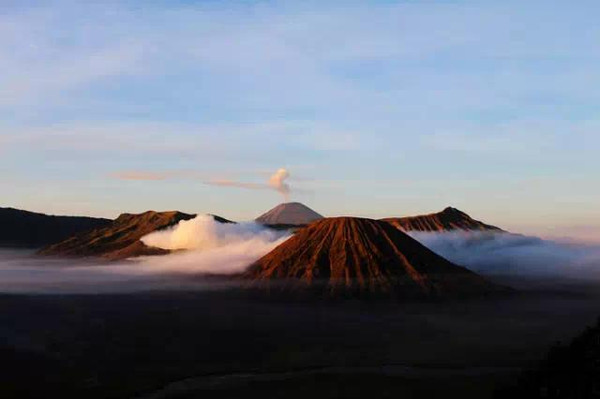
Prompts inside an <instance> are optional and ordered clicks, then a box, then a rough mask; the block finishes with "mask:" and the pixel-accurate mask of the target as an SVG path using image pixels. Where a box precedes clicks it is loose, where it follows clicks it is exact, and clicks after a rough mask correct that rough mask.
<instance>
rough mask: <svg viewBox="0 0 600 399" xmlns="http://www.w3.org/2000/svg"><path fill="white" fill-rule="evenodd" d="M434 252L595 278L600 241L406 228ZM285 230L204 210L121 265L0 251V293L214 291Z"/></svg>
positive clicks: (533, 275)
mask: <svg viewBox="0 0 600 399" xmlns="http://www.w3.org/2000/svg"><path fill="white" fill-rule="evenodd" d="M411 235H412V236H413V237H414V238H415V239H417V240H418V241H420V242H421V243H423V244H424V245H425V246H427V247H428V248H430V249H431V250H433V251H434V252H436V253H438V254H440V255H442V256H444V257H446V258H447V259H449V260H451V261H453V262H455V263H457V264H460V265H463V266H465V267H467V268H469V269H471V270H473V271H475V272H478V273H481V274H483V275H486V276H489V277H490V278H492V279H494V278H498V277H504V278H506V277H509V278H517V279H519V278H522V279H529V280H531V279H537V278H539V279H546V280H548V279H550V280H552V279H556V280H565V279H569V280H585V281H589V282H598V283H600V246H590V245H577V244H563V243H558V242H553V241H546V240H541V239H538V238H535V237H527V236H521V235H513V234H498V233H488V232H484V233H480V232H477V233H464V232H456V233H411ZM288 237H289V234H287V233H284V232H279V231H274V230H271V229H266V228H264V227H262V226H260V225H258V224H256V223H253V222H248V223H238V224H222V223H218V222H215V221H214V219H213V218H212V217H210V216H207V215H202V216H198V217H197V218H195V219H193V220H189V221H182V222H180V223H179V224H178V225H177V226H175V227H174V228H172V229H169V230H166V231H161V232H156V233H152V234H150V235H148V236H146V237H144V238H143V239H142V241H144V243H146V244H147V245H151V246H156V247H160V248H165V249H171V250H176V252H175V253H173V254H171V255H167V256H156V257H143V258H136V259H132V260H127V261H121V262H116V263H114V262H111V263H109V262H100V261H98V260H90V259H84V260H75V259H57V258H48V257H39V256H36V255H35V253H34V252H33V251H19V250H12V249H0V292H10V293H17V292H33V293H70V292H82V293H87V292H90V293H101V292H127V291H139V290H151V289H179V288H181V289H186V288H211V287H213V288H214V287H217V286H220V285H221V284H223V283H222V282H219V283H217V282H216V281H215V280H210V281H207V280H206V279H204V278H202V276H205V275H227V274H232V273H237V272H240V271H243V270H244V269H245V268H246V267H247V266H248V265H249V264H250V263H252V262H253V261H254V260H256V259H258V258H260V257H261V256H262V255H264V254H266V253H268V252H269V251H270V250H271V249H273V248H274V247H276V246H277V245H279V244H280V243H282V242H283V241H285V240H286V239H287V238H288Z"/></svg>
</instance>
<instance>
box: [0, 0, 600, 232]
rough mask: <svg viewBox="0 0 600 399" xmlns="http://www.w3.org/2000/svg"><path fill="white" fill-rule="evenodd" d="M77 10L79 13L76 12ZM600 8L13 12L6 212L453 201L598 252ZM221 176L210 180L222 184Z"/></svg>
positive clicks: (472, 4)
mask: <svg viewBox="0 0 600 399" xmlns="http://www.w3.org/2000/svg"><path fill="white" fill-rule="evenodd" d="M82 3H86V4H82ZM598 15H600V2H598V1H586V0H582V1H578V2H566V1H551V0H546V1H537V0H532V1H526V2H523V1H516V0H512V1H510V0H509V1H502V2H499V1H489V0H481V1H468V0H448V1H441V0H440V1H435V0H430V1H418V0H411V1H398V2H395V1H378V2H359V1H331V2H323V1H319V2H317V1H283V2H279V1H166V0H165V1H158V0H157V1H133V0H131V1H95V2H93V3H92V2H77V1H53V2H50V1H12V2H11V1H2V2H0V116H1V118H0V192H1V193H2V196H1V201H0V206H14V207H17V208H22V209H29V210H34V211H41V212H48V213H54V214H86V215H95V216H107V217H115V216H116V215H118V214H119V213H121V212H142V211H145V210H148V209H155V210H169V209H179V210H182V211H187V212H210V213H216V214H219V215H222V216H224V217H228V218H231V219H238V220H242V219H252V218H254V217H256V216H257V215H259V214H260V213H262V212H264V211H265V210H267V209H269V208H271V207H272V206H274V205H276V204H277V203H278V202H281V201H282V197H281V195H280V194H279V193H278V192H277V191H275V190H269V189H263V186H264V185H266V184H267V182H268V179H269V176H271V175H272V174H273V173H274V172H275V171H276V170H278V169H279V168H286V169H287V170H288V171H289V173H290V177H289V179H287V180H286V181H287V183H289V185H290V186H291V199H292V200H296V201H301V202H304V203H306V204H307V205H309V206H311V207H312V208H313V209H315V210H317V211H318V212H320V213H322V214H324V215H327V216H334V215H357V216H366V217H385V216H400V215H410V214H418V213H424V212H433V211H438V210H441V209H443V208H444V207H446V206H449V205H451V206H454V207H457V208H459V209H461V210H463V211H465V212H467V213H469V214H471V215H472V216H473V217H475V218H477V219H481V220H484V221H486V222H488V223H492V224H496V225H499V226H501V227H504V228H507V229H511V230H513V231H516V232H522V233H527V234H537V235H541V236H553V237H574V238H579V239H584V240H587V241H600V184H598V182H599V178H598V175H599V172H600V157H599V155H598V152H599V150H600V90H599V89H598V88H599V87H600V24H598V23H597V18H598ZM215 183H216V184H215Z"/></svg>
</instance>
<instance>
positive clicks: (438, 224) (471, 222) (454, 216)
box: [380, 207, 504, 232]
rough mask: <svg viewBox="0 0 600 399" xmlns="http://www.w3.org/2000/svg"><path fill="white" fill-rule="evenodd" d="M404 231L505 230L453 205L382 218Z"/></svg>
mask: <svg viewBox="0 0 600 399" xmlns="http://www.w3.org/2000/svg"><path fill="white" fill-rule="evenodd" d="M380 220H383V221H385V222H388V223H390V224H392V225H393V226H394V227H396V228H398V229H400V230H402V231H420V232H443V231H456V230H459V231H495V232H504V230H502V229H501V228H499V227H496V226H492V225H489V224H486V223H483V222H481V221H479V220H475V219H473V218H472V217H471V216H469V215H467V214H466V213H465V212H462V211H460V210H458V209H456V208H453V207H447V208H445V209H444V210H443V211H441V212H436V213H429V214H425V215H418V216H406V217H391V218H384V219H380Z"/></svg>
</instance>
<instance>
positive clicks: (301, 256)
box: [243, 217, 497, 297]
mask: <svg viewBox="0 0 600 399" xmlns="http://www.w3.org/2000/svg"><path fill="white" fill-rule="evenodd" d="M243 277H244V278H246V279H250V280H252V281H253V283H251V285H253V286H259V287H263V286H265V285H266V286H267V287H268V288H269V289H270V288H271V287H279V288H281V289H282V290H283V291H287V290H288V289H293V290H296V289H298V288H299V289H303V288H309V290H310V289H316V290H317V291H319V292H323V289H324V291H325V292H326V293H328V294H330V295H334V296H335V295H337V294H341V295H344V294H346V293H353V294H356V293H365V294H386V295H387V294H391V295H393V296H402V297H404V296H407V297H413V296H417V297H421V296H425V297H439V296H447V295H451V296H463V295H467V296H468V295H481V294H486V293H489V292H492V291H495V290H497V287H496V286H494V285H492V284H491V283H489V282H487V281H486V280H485V279H484V278H483V277H480V276H479V275H477V274H475V273H473V272H471V271H469V270H467V269H465V268H463V267H460V266H457V265H455V264H453V263H451V262H450V261H448V260H446V259H444V258H442V257H441V256H439V255H437V254H435V253H434V252H432V251H430V250H429V249H427V248H426V247H424V246H423V245H421V244H420V243H419V242H417V241H416V240H414V239H412V238H411V237H409V236H408V235H407V234H405V233H403V232H402V231H400V230H399V229H397V228H395V227H394V226H392V225H391V224H389V223H387V222H384V221H378V220H371V219H362V218H353V217H339V218H327V219H323V220H320V221H317V222H315V223H312V224H310V225H309V226H307V227H305V228H303V229H301V230H299V231H298V232H297V233H296V234H295V235H294V236H292V237H291V238H289V239H288V240H287V241H285V242H284V243H282V244H280V245H279V246H278V247H276V248H275V249H274V250H273V251H271V252H270V253H268V254H267V255H265V256H264V257H262V258H261V259H259V260H258V261H256V262H255V263H253V264H252V265H251V266H250V267H249V268H248V270H247V271H246V272H245V273H244V274H243Z"/></svg>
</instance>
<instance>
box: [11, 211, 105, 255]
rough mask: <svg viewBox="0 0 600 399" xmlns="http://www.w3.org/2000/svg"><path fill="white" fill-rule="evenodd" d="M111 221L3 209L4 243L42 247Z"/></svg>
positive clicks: (15, 245)
mask: <svg viewBox="0 0 600 399" xmlns="http://www.w3.org/2000/svg"><path fill="white" fill-rule="evenodd" d="M110 223H111V220H110V219H102V218H91V217H82V216H52V215H45V214H43V213H35V212H28V211H23V210H20V209H14V208H0V246H5V247H25V248H39V247H43V246H45V245H48V244H51V243H55V242H59V241H62V240H64V239H66V238H68V237H70V236H72V235H74V234H77V233H80V232H82V231H87V230H91V229H95V228H99V227H104V226H107V225H108V224H110Z"/></svg>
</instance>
